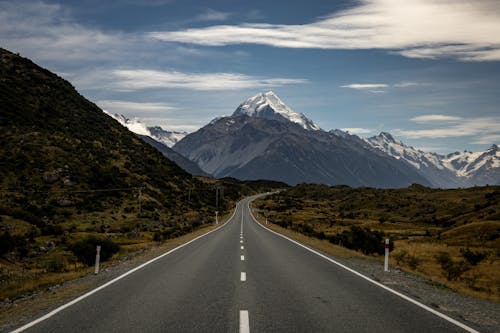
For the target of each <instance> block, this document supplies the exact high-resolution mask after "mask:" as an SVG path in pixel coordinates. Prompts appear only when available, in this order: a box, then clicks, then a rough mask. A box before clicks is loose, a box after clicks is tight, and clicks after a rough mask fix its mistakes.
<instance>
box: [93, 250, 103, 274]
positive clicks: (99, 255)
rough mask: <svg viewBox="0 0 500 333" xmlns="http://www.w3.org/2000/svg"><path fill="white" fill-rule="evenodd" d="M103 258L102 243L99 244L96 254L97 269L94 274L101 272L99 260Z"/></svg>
mask: <svg viewBox="0 0 500 333" xmlns="http://www.w3.org/2000/svg"><path fill="white" fill-rule="evenodd" d="M100 259H101V245H97V248H96V254H95V270H94V274H97V273H99V261H100Z"/></svg>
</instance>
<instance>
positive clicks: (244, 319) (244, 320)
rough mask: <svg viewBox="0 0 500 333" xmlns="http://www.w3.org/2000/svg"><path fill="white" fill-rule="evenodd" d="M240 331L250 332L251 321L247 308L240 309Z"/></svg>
mask: <svg viewBox="0 0 500 333" xmlns="http://www.w3.org/2000/svg"><path fill="white" fill-rule="evenodd" d="M240 333H250V321H249V320H248V311H247V310H240Z"/></svg>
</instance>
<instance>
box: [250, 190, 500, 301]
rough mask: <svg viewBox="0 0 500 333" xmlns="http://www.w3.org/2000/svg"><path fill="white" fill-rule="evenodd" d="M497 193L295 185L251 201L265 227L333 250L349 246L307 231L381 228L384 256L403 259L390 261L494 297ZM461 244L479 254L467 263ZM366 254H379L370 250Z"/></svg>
mask: <svg viewBox="0 0 500 333" xmlns="http://www.w3.org/2000/svg"><path fill="white" fill-rule="evenodd" d="M499 194H500V188H499V187H492V186H490V187H483V188H480V187H478V188H471V189H463V190H460V189H459V190H433V189H426V188H421V187H418V186H412V187H409V188H407V189H399V190H377V189H352V188H347V187H327V186H321V185H299V186H296V187H295V188H291V189H290V190H287V191H283V192H280V193H279V194H278V195H273V196H269V197H266V198H262V199H260V200H257V201H256V202H255V203H254V205H255V207H257V208H258V209H259V210H260V212H262V214H263V215H264V216H265V218H267V219H268V220H269V221H270V222H273V223H270V224H269V225H270V226H271V228H272V229H273V230H275V231H278V232H280V233H282V234H285V235H288V236H290V237H292V238H294V239H297V240H299V241H301V242H303V243H304V244H308V245H310V246H313V247H315V248H318V249H320V250H321V251H324V252H326V253H329V254H332V255H334V256H340V257H342V256H343V255H344V256H345V255H348V256H353V255H354V254H352V253H353V252H354V251H350V252H351V253H349V252H347V253H346V252H342V251H341V250H340V249H341V248H340V247H338V246H336V245H333V244H331V243H330V242H329V241H328V240H320V239H316V238H313V237H320V235H322V237H326V239H335V237H333V236H335V235H337V234H340V233H341V232H343V231H346V230H349V229H350V228H351V226H358V227H363V228H367V229H369V230H371V231H381V232H383V233H384V234H385V235H387V236H388V237H390V238H391V239H392V240H393V241H394V244H395V250H394V251H393V253H392V255H391V260H394V261H395V259H396V258H397V257H398V256H399V257H401V258H403V259H400V260H399V263H398V265H399V266H400V267H401V268H402V269H404V270H406V271H410V272H412V273H415V274H418V275H421V276H423V277H425V278H427V279H430V280H432V281H435V282H436V283H440V284H443V285H445V286H447V287H449V288H451V289H453V290H456V291H458V292H460V293H462V294H466V295H471V296H475V297H479V298H483V299H488V300H493V301H496V302H499V301H500V237H499V235H500V200H499V198H500V196H499ZM265 218H264V219H265ZM278 225H279V226H278ZM304 226H305V227H307V228H304ZM291 229H293V230H295V231H292V230H291ZM311 230H312V232H311ZM298 231H299V232H305V233H307V234H308V236H312V237H307V236H305V235H301V234H300V233H299V232H298ZM467 249H469V250H470V251H472V252H473V253H483V254H486V256H487V257H486V259H484V260H482V261H481V262H480V263H479V264H476V265H474V264H471V263H470V262H469V261H468V260H467V258H466V256H465V255H464V251H466V250H467ZM345 251H349V250H345ZM443 252H444V253H448V254H449V255H450V257H451V262H452V263H454V265H455V266H442V265H441V264H440V263H439V262H438V260H437V259H436V256H437V255H439V254H440V253H443ZM342 253H343V255H342ZM354 253H356V252H354ZM370 257H372V258H374V259H376V260H382V258H381V257H380V256H377V255H370ZM450 267H459V268H460V272H459V273H458V274H457V275H456V276H450V274H449V272H450V271H452V268H450Z"/></svg>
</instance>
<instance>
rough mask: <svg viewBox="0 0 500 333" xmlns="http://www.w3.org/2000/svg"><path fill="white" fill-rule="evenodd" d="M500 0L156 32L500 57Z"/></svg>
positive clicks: (387, 1)
mask: <svg viewBox="0 0 500 333" xmlns="http://www.w3.org/2000/svg"><path fill="white" fill-rule="evenodd" d="M499 12H500V3H499V2H498V1H474V2H471V1H469V0H441V1H435V0H414V1H400V0H360V1H359V4H358V5H357V6H354V7H352V8H350V9H347V10H343V11H340V12H337V13H334V14H332V15H330V16H328V17H326V18H321V19H319V20H317V21H316V22H312V23H306V24H300V25H285V24H240V25H233V26H231V25H218V26H211V27H206V28H197V29H187V30H181V31H158V32H151V33H150V34H149V36H150V37H152V38H155V39H158V40H163V41H169V42H182V43H192V44H199V45H209V46H222V45H231V44H244V43H249V44H263V45H270V46H274V47H283V48H316V49H386V50H390V51H392V52H397V53H399V54H401V55H403V56H406V57H412V58H438V57H455V58H458V59H460V60H464V61H487V60H500V34H499V33H498V31H500V19H499V15H498V13H499Z"/></svg>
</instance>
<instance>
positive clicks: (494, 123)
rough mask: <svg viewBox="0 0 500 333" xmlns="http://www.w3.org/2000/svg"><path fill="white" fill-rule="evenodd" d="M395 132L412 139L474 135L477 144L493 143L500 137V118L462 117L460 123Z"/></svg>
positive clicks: (474, 141)
mask: <svg viewBox="0 0 500 333" xmlns="http://www.w3.org/2000/svg"><path fill="white" fill-rule="evenodd" d="M393 132H394V134H396V135H401V136H404V137H407V138H411V139H421V138H433V139H438V138H457V137H473V143H475V144H491V143H494V142H495V141H497V140H498V138H499V137H500V118H498V117H496V118H495V117H478V118H462V119H461V120H460V122H459V123H455V124H453V125H449V126H445V127H443V126H440V127H438V128H427V129H413V130H400V129H398V130H394V131H393Z"/></svg>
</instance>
